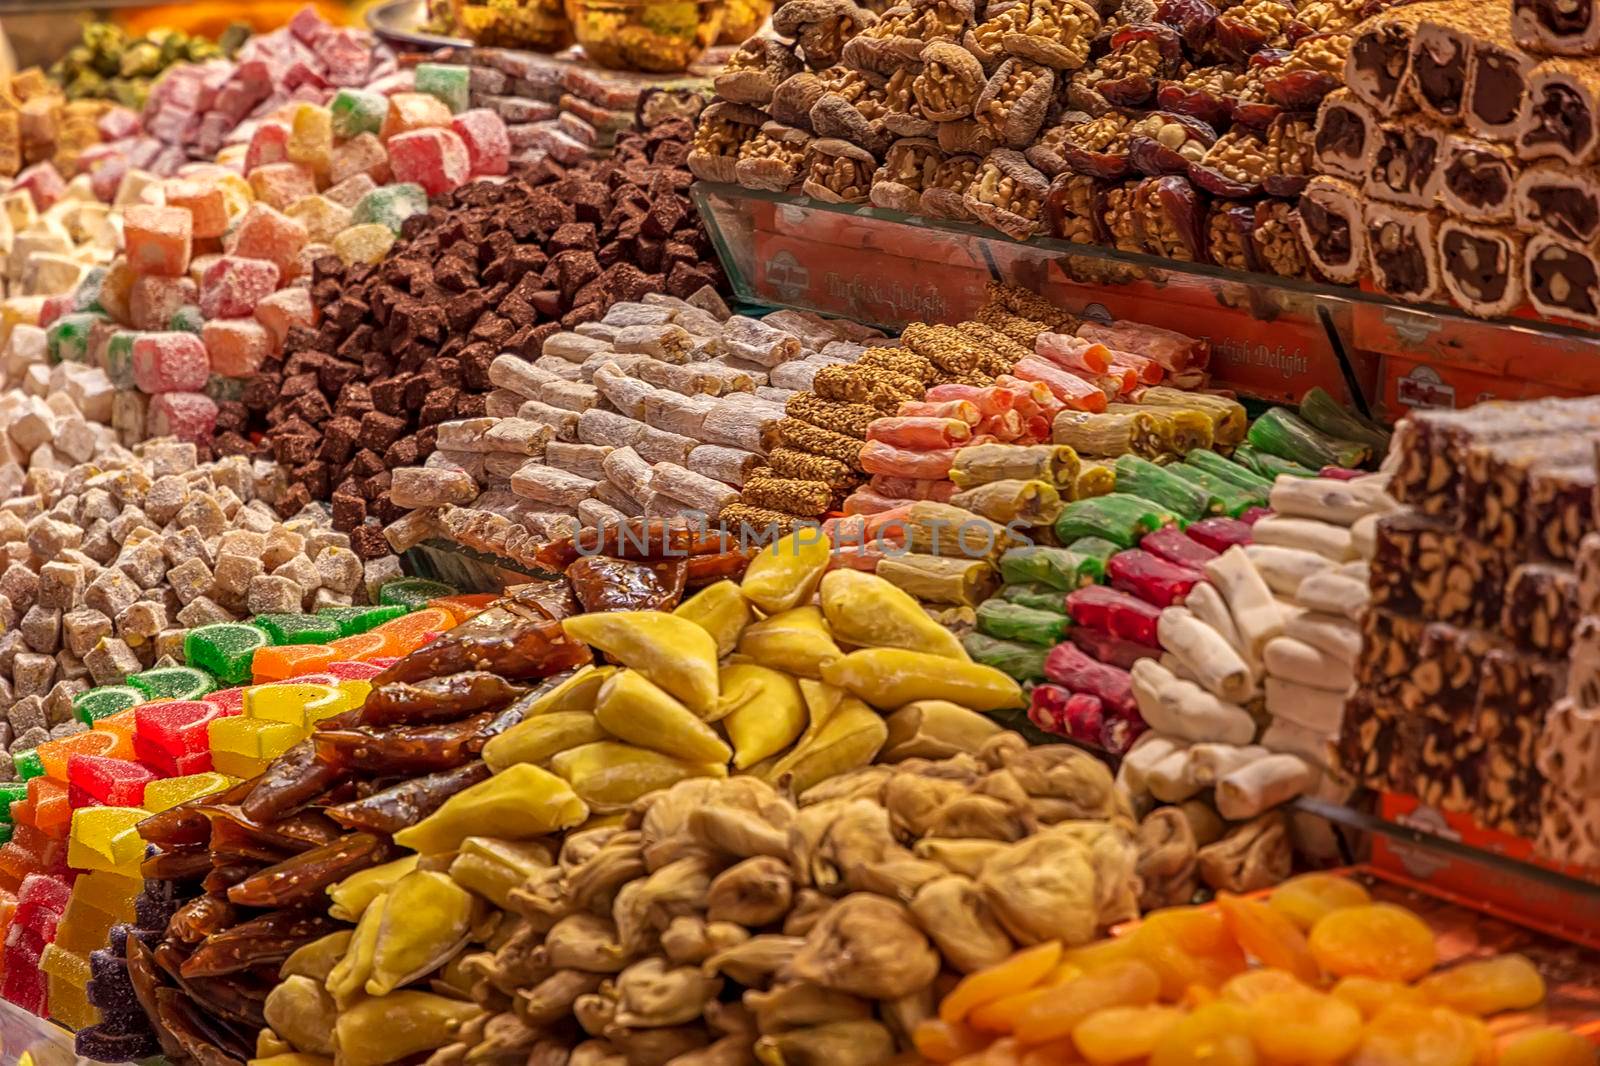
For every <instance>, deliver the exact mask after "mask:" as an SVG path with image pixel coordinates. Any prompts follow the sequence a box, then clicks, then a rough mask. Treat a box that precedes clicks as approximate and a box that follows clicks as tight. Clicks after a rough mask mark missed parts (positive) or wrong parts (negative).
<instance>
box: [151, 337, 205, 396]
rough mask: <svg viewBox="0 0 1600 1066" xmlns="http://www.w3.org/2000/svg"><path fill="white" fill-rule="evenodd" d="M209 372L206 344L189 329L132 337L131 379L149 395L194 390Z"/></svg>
mask: <svg viewBox="0 0 1600 1066" xmlns="http://www.w3.org/2000/svg"><path fill="white" fill-rule="evenodd" d="M210 375H211V360H210V359H208V358H207V357H206V346H205V345H204V344H202V343H201V341H200V338H199V337H196V336H195V335H194V334H193V333H146V334H143V335H142V336H138V337H135V338H134V340H133V383H134V384H135V385H137V386H138V387H139V391H141V392H147V393H150V394H151V395H155V394H157V393H162V392H194V391H197V390H199V389H203V388H205V385H206V378H208V377H209V376H210Z"/></svg>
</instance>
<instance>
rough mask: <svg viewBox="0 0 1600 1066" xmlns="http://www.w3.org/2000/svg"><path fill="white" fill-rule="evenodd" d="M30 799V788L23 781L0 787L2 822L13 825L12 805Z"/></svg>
mask: <svg viewBox="0 0 1600 1066" xmlns="http://www.w3.org/2000/svg"><path fill="white" fill-rule="evenodd" d="M27 798H28V786H27V784H26V783H24V782H22V781H7V782H6V783H5V784H3V785H0V822H3V823H5V824H6V825H10V824H11V805H12V804H13V803H21V802H22V801H23V800H25V799H27Z"/></svg>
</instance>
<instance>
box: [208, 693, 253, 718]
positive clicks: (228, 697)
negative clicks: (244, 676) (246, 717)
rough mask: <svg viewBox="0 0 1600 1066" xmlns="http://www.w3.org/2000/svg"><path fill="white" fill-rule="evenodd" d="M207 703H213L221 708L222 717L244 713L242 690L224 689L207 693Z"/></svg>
mask: <svg viewBox="0 0 1600 1066" xmlns="http://www.w3.org/2000/svg"><path fill="white" fill-rule="evenodd" d="M205 701H206V702H207V703H214V704H216V705H217V706H218V707H221V708H222V713H223V715H224V716H227V715H230V714H243V713H244V688H243V687H240V688H224V689H218V690H217V691H216V692H207V693H206V699H205Z"/></svg>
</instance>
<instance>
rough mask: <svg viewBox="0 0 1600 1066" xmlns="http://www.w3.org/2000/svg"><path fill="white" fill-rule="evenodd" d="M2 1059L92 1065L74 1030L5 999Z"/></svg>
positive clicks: (0, 1002) (44, 1065)
mask: <svg viewBox="0 0 1600 1066" xmlns="http://www.w3.org/2000/svg"><path fill="white" fill-rule="evenodd" d="M25 1056H26V1058H25ZM0 1060H3V1061H5V1062H8V1063H23V1062H27V1061H31V1062H32V1063H34V1064H35V1066H79V1064H83V1066H92V1064H91V1063H90V1060H88V1059H84V1058H79V1057H78V1055H77V1054H76V1053H75V1052H74V1051H73V1049H72V1033H71V1031H69V1030H68V1029H66V1028H64V1027H62V1026H61V1025H58V1024H57V1023H55V1022H52V1021H48V1020H46V1019H44V1018H40V1017H39V1016H38V1015H35V1014H29V1013H28V1012H27V1011H25V1010H23V1009H22V1008H21V1007H19V1006H17V1005H16V1004H14V1003H11V1002H9V1001H7V1000H4V999H0ZM154 1061H161V1060H154Z"/></svg>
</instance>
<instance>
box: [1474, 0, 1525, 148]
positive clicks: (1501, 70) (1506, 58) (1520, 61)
mask: <svg viewBox="0 0 1600 1066" xmlns="http://www.w3.org/2000/svg"><path fill="white" fill-rule="evenodd" d="M1492 6H1494V7H1499V5H1492ZM1501 10H1504V9H1501ZM1508 21H1509V18H1508ZM1471 49H1472V57H1471V59H1470V60H1469V61H1468V63H1467V88H1466V102H1465V104H1464V105H1463V106H1462V116H1461V117H1462V119H1463V120H1464V121H1465V122H1466V124H1467V129H1469V130H1471V131H1472V132H1473V133H1476V134H1477V135H1478V136H1479V137H1487V138H1489V139H1490V140H1494V141H1509V140H1511V139H1512V138H1513V137H1514V136H1515V135H1516V131H1517V121H1518V119H1519V118H1520V117H1521V115H1522V105H1523V104H1524V103H1525V102H1526V101H1527V98H1528V76H1529V75H1531V74H1532V73H1533V68H1534V67H1535V66H1536V65H1537V64H1538V62H1539V57H1538V56H1536V55H1529V54H1528V53H1527V52H1524V51H1523V50H1522V49H1520V48H1517V47H1515V46H1514V45H1512V44H1511V43H1510V41H1508V40H1507V39H1506V35H1505V34H1504V33H1501V34H1497V35H1495V36H1492V37H1476V38H1474V39H1473V41H1472V45H1471Z"/></svg>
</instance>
